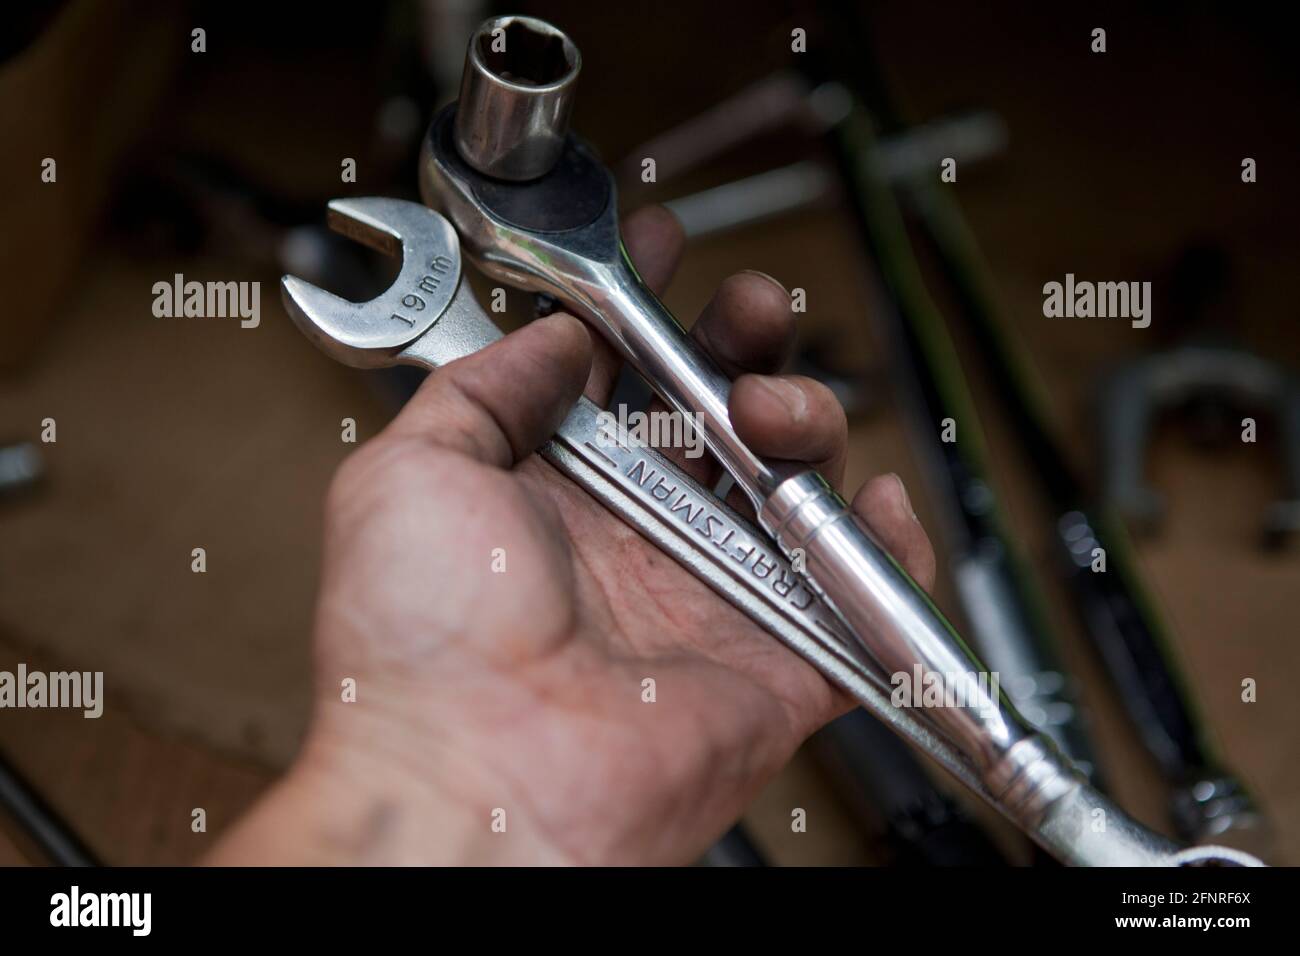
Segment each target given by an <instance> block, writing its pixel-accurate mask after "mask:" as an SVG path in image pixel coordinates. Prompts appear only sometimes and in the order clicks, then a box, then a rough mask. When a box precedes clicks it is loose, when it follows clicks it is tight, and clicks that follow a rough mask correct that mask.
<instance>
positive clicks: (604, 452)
mask: <svg viewBox="0 0 1300 956" xmlns="http://www.w3.org/2000/svg"><path fill="white" fill-rule="evenodd" d="M329 223H330V226H331V228H333V229H334V230H336V231H338V232H341V233H343V234H344V235H347V236H349V237H350V238H353V239H355V240H356V241H359V242H361V243H363V244H365V245H367V246H369V247H371V248H373V249H375V250H377V251H379V252H381V253H384V254H387V255H390V256H401V258H402V266H401V270H400V272H399V274H398V277H397V279H396V281H395V282H394V284H393V285H392V286H391V287H390V288H389V289H388V291H386V292H385V293H383V294H382V295H380V296H378V297H377V298H375V299H373V300H371V301H369V302H364V303H354V302H349V301H347V300H345V299H342V298H340V297H338V296H336V295H334V294H332V293H330V292H327V291H325V290H323V289H320V288H319V287H317V286H314V285H312V284H310V283H307V282H304V281H303V280H301V279H298V278H295V277H293V276H285V277H284V279H283V280H282V283H281V290H282V294H283V299H284V303H285V308H286V310H287V312H288V313H289V315H290V317H291V318H292V319H293V321H294V323H295V324H296V325H297V326H298V327H299V328H300V329H301V330H302V331H303V333H304V334H305V335H306V336H307V337H308V338H309V339H311V340H312V341H313V342H314V343H315V344H316V345H317V346H318V347H320V348H321V349H322V350H323V351H324V352H326V353H327V354H328V355H330V356H332V357H333V358H335V359H337V360H339V361H341V362H343V363H345V364H347V365H351V366H353V367H357V368H380V367H385V366H390V365H395V364H410V365H416V366H420V367H423V368H426V369H429V370H435V369H437V368H438V367H440V366H442V365H445V364H447V363H448V362H452V361H455V360H456V359H458V358H461V357H463V356H465V355H469V354H471V353H473V352H475V351H477V350H478V349H480V348H483V347H485V346H487V345H490V344H491V343H492V342H495V341H497V340H498V339H499V338H501V331H500V330H499V329H498V328H497V327H496V325H495V324H494V323H493V322H492V321H491V319H490V318H489V317H488V316H487V314H486V313H485V312H484V311H483V310H482V308H481V307H480V306H479V304H478V302H477V301H476V300H475V299H474V297H473V294H472V292H471V291H470V289H469V286H468V284H467V283H465V282H464V281H463V279H462V275H461V253H460V246H459V242H458V239H457V236H456V233H455V231H454V230H453V229H452V227H451V225H450V224H449V223H448V222H447V220H446V219H444V218H443V217H442V216H440V215H438V214H437V213H436V212H433V211H432V210H430V209H427V208H425V207H424V206H420V205H418V204H416V203H410V202H405V201H402V200H396V199H384V198H367V199H342V200H335V201H333V202H331V203H330V206H329ZM598 411H599V410H598V409H597V407H596V406H595V405H594V404H592V403H591V402H589V401H587V400H586V399H580V400H579V401H578V403H577V404H576V405H575V406H574V408H573V410H572V411H571V412H570V414H569V415H568V417H567V418H566V419H565V420H564V422H563V423H562V424H561V426H560V428H559V429H558V431H557V433H556V435H555V437H554V438H552V439H551V440H549V441H548V442H546V443H545V444H543V446H542V447H541V448H540V449H539V450H538V453H539V454H540V455H541V457H542V458H544V459H545V460H546V461H548V462H550V463H551V464H552V465H553V466H554V467H556V468H557V469H558V470H559V471H560V472H561V473H562V474H564V475H566V476H567V477H568V478H570V479H571V480H573V481H574V482H575V483H576V484H578V485H579V486H580V487H582V488H583V489H585V490H586V491H587V492H588V493H589V494H591V495H592V496H593V497H594V498H595V499H596V500H597V501H599V502H600V503H601V504H602V505H604V506H605V507H606V508H608V509H609V510H610V511H611V512H612V513H613V514H614V515H615V516H617V517H618V518H620V519H621V520H622V521H624V522H625V523H626V524H627V525H629V526H630V527H632V528H633V529H634V530H636V531H638V532H639V533H640V534H641V535H643V536H644V537H645V538H646V539H647V540H648V541H650V542H651V543H652V544H653V545H655V546H656V547H658V548H660V549H661V550H662V551H663V552H664V553H665V554H667V555H669V556H670V557H672V558H673V559H674V560H676V561H678V562H679V563H680V564H681V565H682V566H683V567H685V568H686V569H687V570H688V571H690V572H691V573H692V574H694V575H695V576H696V577H698V578H699V579H700V580H702V581H703V582H704V583H706V584H707V585H709V586H710V587H711V588H712V589H713V590H714V591H716V592H717V593H718V594H719V595H720V596H721V597H723V598H724V599H726V600H727V601H729V602H730V603H732V604H733V605H734V606H735V607H737V608H738V609H740V610H741V611H742V612H744V613H745V614H746V615H748V616H749V617H750V618H751V619H753V620H754V621H755V622H756V623H758V624H760V625H761V626H762V627H764V628H765V629H766V630H768V631H769V632H770V633H772V634H773V635H774V636H776V637H777V638H778V639H779V640H781V641H782V642H784V643H785V644H786V645H787V646H788V647H790V649H791V650H793V651H794V652H796V653H798V654H799V655H801V656H802V657H804V658H805V659H806V660H808V661H809V662H810V663H812V664H813V665H814V666H815V667H817V668H818V669H819V670H820V671H821V672H822V673H823V674H824V675H825V676H826V677H827V678H828V679H830V680H831V681H832V682H834V683H835V684H837V685H838V686H840V687H842V688H843V689H844V690H846V691H847V692H848V693H849V694H850V695H851V696H852V697H853V698H854V699H855V700H856V701H858V702H859V703H860V704H862V706H863V707H864V708H866V709H867V710H869V711H870V712H871V713H872V714H874V715H875V716H876V717H877V718H879V719H880V720H882V721H884V722H885V723H886V725H887V726H889V727H890V728H891V729H893V730H894V731H895V732H896V733H898V734H899V735H900V736H902V737H903V738H904V739H905V740H908V741H909V742H911V743H913V744H914V745H915V746H917V747H918V748H919V749H921V750H922V751H923V752H925V753H926V754H928V755H929V756H930V757H931V758H933V759H934V760H935V761H936V762H937V763H938V764H939V765H940V766H941V767H943V768H944V769H945V770H947V771H948V772H949V773H951V774H952V775H953V776H954V777H955V778H956V779H958V780H959V781H960V782H961V783H963V784H965V785H966V786H967V787H969V788H970V789H971V790H972V791H973V792H975V793H976V794H977V795H979V796H980V797H982V798H983V799H984V800H986V801H988V802H989V803H990V804H991V805H993V806H994V807H996V808H997V809H999V810H1001V811H1003V812H1004V813H1006V812H1007V806H1006V804H1005V802H1004V801H1001V800H999V799H998V798H997V797H995V796H994V795H993V794H991V793H990V792H989V791H988V790H987V789H986V787H985V786H984V784H983V783H982V781H981V780H980V778H979V777H978V775H977V774H976V773H975V772H974V770H973V769H972V767H971V765H970V762H969V760H968V759H967V757H966V756H965V755H964V754H963V753H962V752H961V751H960V749H959V748H958V747H957V746H955V745H954V743H953V742H952V741H950V740H948V739H947V738H946V737H945V736H944V734H943V733H942V732H940V730H939V729H938V728H936V727H933V726H931V725H930V724H929V723H928V722H927V721H926V720H925V719H923V718H922V717H920V716H918V713H917V712H916V711H913V710H909V709H906V708H899V707H895V706H893V704H892V703H891V701H890V688H889V686H888V685H887V684H886V682H885V681H884V679H883V678H882V676H881V674H880V673H879V670H878V668H877V667H876V666H875V665H874V663H873V662H872V661H871V660H870V658H869V657H868V656H867V655H866V654H865V653H864V652H863V650H862V648H861V647H859V646H858V644H857V642H856V641H854V640H853V639H852V638H851V637H850V636H849V635H848V633H847V632H846V631H845V629H844V627H843V626H842V624H841V623H840V622H839V621H838V620H837V619H836V618H835V616H834V615H833V614H831V613H830V611H829V610H828V609H827V608H826V607H825V605H824V603H823V602H822V601H821V600H820V599H819V598H818V597H817V596H816V595H815V594H814V593H812V591H810V590H808V589H806V588H804V587H803V586H802V584H801V582H800V578H799V576H798V575H797V574H796V573H795V572H794V571H793V569H792V568H791V566H790V565H789V563H788V562H786V561H785V560H784V558H782V556H781V555H780V554H779V553H778V552H777V551H776V550H775V548H774V547H773V546H772V544H771V542H770V541H769V540H768V539H767V537H766V536H765V535H764V534H763V533H762V532H761V531H759V530H758V529H757V528H755V527H753V525H752V524H750V523H749V522H748V521H747V520H746V519H744V518H743V517H741V516H740V515H738V514H737V513H736V512H735V511H733V510H732V509H730V508H728V507H727V506H726V505H725V504H724V503H722V502H720V501H718V500H717V499H716V498H714V497H713V495H711V494H710V493H709V492H708V491H707V490H705V489H704V488H703V487H702V486H701V485H700V484H699V483H698V482H696V481H695V480H694V479H692V478H690V477H689V476H687V475H686V474H684V473H683V472H682V471H681V470H680V469H679V468H678V467H677V466H676V465H674V464H673V463H672V462H670V461H669V460H668V459H666V458H664V457H663V456H662V455H660V454H659V453H658V452H656V451H655V450H654V449H652V448H647V447H641V446H639V445H638V444H637V443H634V442H631V441H628V440H627V436H626V435H619V434H615V435H612V436H611V435H610V433H609V431H608V426H607V425H602V423H601V421H600V420H599V419H598V417H597V414H598ZM602 428H604V429H605V430H604V431H602ZM1098 811H1100V813H1101V815H1102V816H1101V818H1102V819H1104V820H1105V825H1104V826H1103V827H1102V828H1101V829H1100V830H1099V829H1098V828H1097V826H1096V823H1097V820H1098V816H1097V814H1098ZM1013 820H1015V818H1014V817H1013ZM1016 822H1019V823H1020V825H1021V826H1022V827H1025V829H1026V830H1027V832H1029V834H1030V835H1031V836H1032V837H1033V838H1034V839H1035V840H1037V841H1038V842H1039V843H1040V844H1042V845H1043V846H1044V848H1046V849H1047V850H1048V851H1049V852H1051V853H1053V854H1054V855H1056V856H1058V857H1059V858H1061V859H1062V860H1065V861H1066V862H1070V863H1077V864H1085V865H1106V864H1123V865H1149V866H1160V865H1178V864H1182V863H1198V862H1207V861H1210V862H1219V863H1222V862H1232V863H1248V862H1250V861H1249V858H1245V857H1242V856H1241V855H1239V854H1235V853H1234V852H1233V851H1229V850H1219V849H1216V848H1208V847H1199V848H1194V849H1191V850H1184V851H1179V850H1178V849H1177V848H1176V847H1175V846H1174V845H1173V844H1172V843H1170V842H1169V841H1167V840H1165V839H1164V838H1163V837H1160V836H1158V835H1156V834H1154V833H1152V832H1150V831H1148V830H1146V829H1145V828H1143V827H1142V826H1141V825H1139V824H1137V823H1136V822H1134V821H1132V820H1131V819H1129V818H1128V817H1127V816H1125V815H1124V814H1123V812H1122V811H1121V810H1119V809H1118V808H1117V807H1115V806H1114V805H1113V804H1111V803H1109V801H1107V800H1105V798H1103V797H1101V796H1100V795H1099V794H1097V793H1096V792H1095V791H1092V790H1091V788H1088V787H1086V786H1084V785H1081V784H1080V783H1077V782H1076V784H1075V786H1073V787H1072V788H1071V790H1070V792H1069V793H1068V794H1067V795H1066V796H1065V798H1063V799H1060V800H1058V801H1056V802H1055V804H1054V805H1053V806H1052V808H1051V809H1050V812H1048V813H1045V814H1043V815H1042V816H1041V817H1040V818H1039V819H1038V820H1037V821H1036V822H1035V823H1034V824H1032V825H1028V824H1026V823H1025V821H1024V820H1023V819H1019V820H1016Z"/></svg>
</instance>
